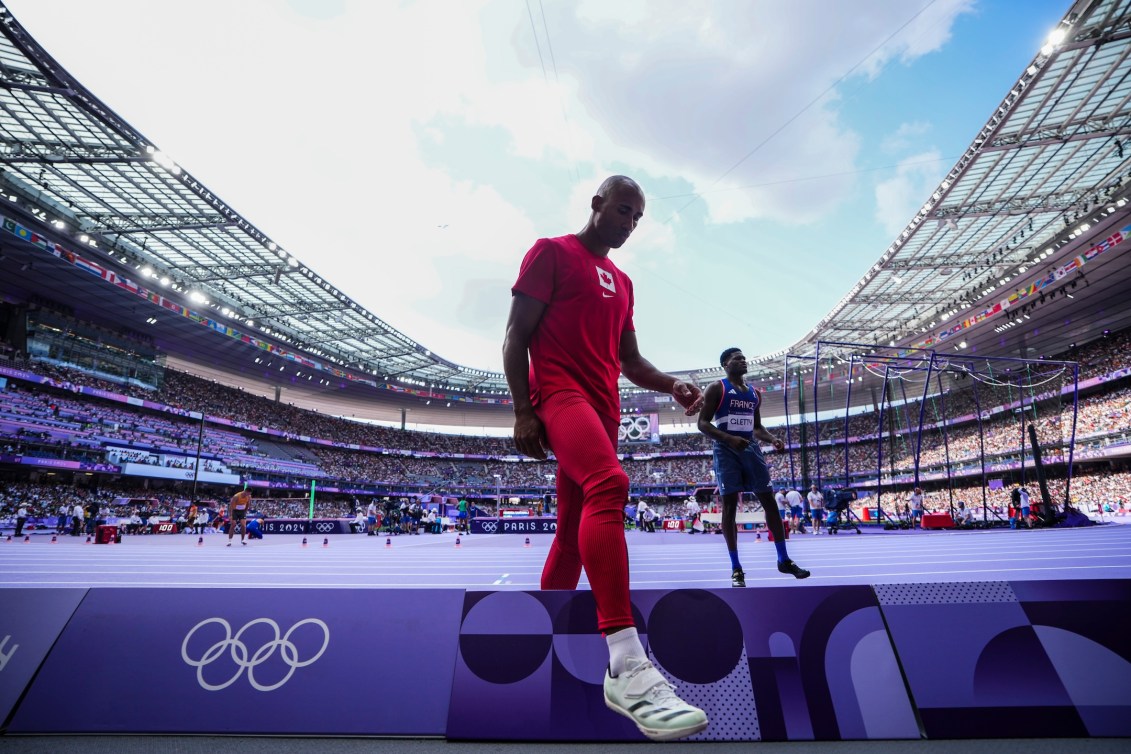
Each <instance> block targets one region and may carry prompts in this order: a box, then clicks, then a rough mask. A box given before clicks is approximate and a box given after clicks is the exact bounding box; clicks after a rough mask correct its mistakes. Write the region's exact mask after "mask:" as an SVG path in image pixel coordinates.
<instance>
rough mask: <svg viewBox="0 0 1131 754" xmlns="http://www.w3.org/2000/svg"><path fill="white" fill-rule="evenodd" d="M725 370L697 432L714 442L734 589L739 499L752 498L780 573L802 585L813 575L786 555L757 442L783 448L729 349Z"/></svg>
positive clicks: (738, 357)
mask: <svg viewBox="0 0 1131 754" xmlns="http://www.w3.org/2000/svg"><path fill="white" fill-rule="evenodd" d="M719 363H720V364H721V365H722V367H723V369H725V370H726V375H727V376H726V378H725V379H722V380H719V381H718V382H715V383H713V384H711V385H710V386H709V387H708V388H707V392H706V394H705V395H704V399H703V408H702V409H701V410H700V411H699V421H698V425H697V426H698V427H699V431H700V432H702V433H703V434H705V435H707V437H710V438H711V439H712V440H714V454H715V481H716V482H718V485H719V494H721V495H722V496H723V516H722V527H723V538H724V539H725V540H726V545H727V551H728V552H729V553H730V567H731V577H730V583H731V586H746V574H745V573H744V572H743V570H742V564H741V563H740V562H739V560H738V529H737V528H736V526H735V516H736V514H737V512H738V496H739V495H740V494H742V493H743V492H753V493H754V494H755V495H757V496H758V500H759V501H761V503H762V510H763V511H764V512H765V514H766V526H768V527H769V529H770V532H771V533H772V534H773V535H774V546H775V547H776V548H777V551H778V570H779V571H781V572H782V573H788V574H790V575H792V576H796V577H797V578H799V579H804V578H808V577H809V572H808V571H806V570H805V569H804V568H801V567H800V566H798V565H797V564H796V563H794V562H793V561H792V560H790V559H789V555H788V553H786V549H785V529H784V527H783V526H782V520H781V514H780V513H779V511H778V505H777V503H776V502H775V501H774V490H773V487H772V486H771V485H770V470H769V468H768V467H767V466H766V459H765V458H763V457H762V449H761V448H760V447H759V446H758V443H757V442H755V441H754V440H755V439H758V440H761V441H762V442H768V443H771V444H772V445H773V446H774V447H775V448H776V449H777V450H779V451H781V450H784V449H785V443H783V442H782V441H781V440H779V439H777V438H776V437H774V436H773V435H771V434H770V433H769V432H768V431H767V430H766V428H765V427H763V426H762V415H761V412H760V411H759V410H758V405H759V404H760V403H761V402H762V399H761V396H760V395H759V394H758V392H757V391H756V390H755V389H754V388H753V387H751V386H750V385H747V384H746V381H745V380H744V379H743V377H744V375H745V374H746V357H745V356H743V355H742V351H740V350H739V349H737V348H728V349H727V350H725V351H723V353H722V355H721V356H720V357H719Z"/></svg>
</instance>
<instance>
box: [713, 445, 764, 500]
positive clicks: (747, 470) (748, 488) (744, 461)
mask: <svg viewBox="0 0 1131 754" xmlns="http://www.w3.org/2000/svg"><path fill="white" fill-rule="evenodd" d="M715 481H716V482H717V483H718V485H719V493H720V494H722V495H729V494H731V493H734V492H773V487H772V486H771V484H770V470H769V469H768V468H767V467H766V459H765V458H763V457H762V449H761V448H759V447H758V443H757V442H752V443H750V444H749V445H747V446H746V450H744V451H743V452H741V453H739V452H738V451H736V450H734V449H732V448H731V447H729V446H726V445H720V444H719V443H715Z"/></svg>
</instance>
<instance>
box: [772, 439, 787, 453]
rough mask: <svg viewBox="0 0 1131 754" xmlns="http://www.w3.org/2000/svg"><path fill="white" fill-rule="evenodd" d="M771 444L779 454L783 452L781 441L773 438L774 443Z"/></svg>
mask: <svg viewBox="0 0 1131 754" xmlns="http://www.w3.org/2000/svg"><path fill="white" fill-rule="evenodd" d="M771 444H772V445H773V446H774V450H776V451H777V452H779V453H781V452H782V451H783V450H785V443H784V442H782V441H781V440H779V439H777V438H776V437H775V438H774V441H773V443H771Z"/></svg>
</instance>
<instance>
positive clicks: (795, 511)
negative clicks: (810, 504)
mask: <svg viewBox="0 0 1131 754" xmlns="http://www.w3.org/2000/svg"><path fill="white" fill-rule="evenodd" d="M789 512H790V514H791V515H793V516H796V517H798V518H801V515H802V513H803V511H802V509H801V506H800V505H792V506H790V508H789Z"/></svg>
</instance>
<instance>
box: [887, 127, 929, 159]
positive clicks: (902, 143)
mask: <svg viewBox="0 0 1131 754" xmlns="http://www.w3.org/2000/svg"><path fill="white" fill-rule="evenodd" d="M930 130H931V124H930V123H926V122H924V121H915V122H913V123H900V124H899V128H897V129H895V131H893V132H892V133H890V134H888V135H886V136H884V138H883V141H881V142H880V149H881V150H882V151H884V152H887V153H889V154H897V153H899V152H906V151H907V150H908V149H910V148H912V147H913V146H914V145H915V144H917V143H918V142H919V137H921V136H924V135H926V134H927V133H928V132H930Z"/></svg>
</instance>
